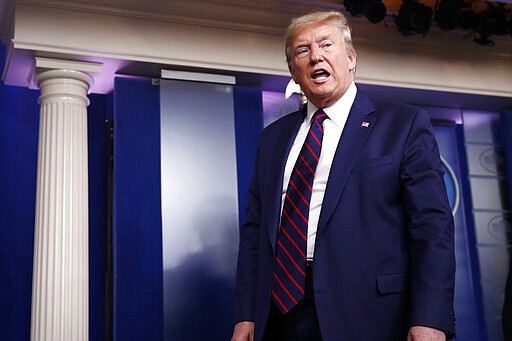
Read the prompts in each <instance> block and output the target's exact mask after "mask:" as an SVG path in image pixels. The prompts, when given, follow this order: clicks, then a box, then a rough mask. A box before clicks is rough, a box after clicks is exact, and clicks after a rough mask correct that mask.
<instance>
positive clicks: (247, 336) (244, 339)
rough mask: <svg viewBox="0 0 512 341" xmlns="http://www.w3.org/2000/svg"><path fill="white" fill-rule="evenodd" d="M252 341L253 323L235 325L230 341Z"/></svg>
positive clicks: (246, 322)
mask: <svg viewBox="0 0 512 341" xmlns="http://www.w3.org/2000/svg"><path fill="white" fill-rule="evenodd" d="M253 340H254V322H249V321H243V322H238V323H237V324H235V330H233V337H232V338H231V341H253Z"/></svg>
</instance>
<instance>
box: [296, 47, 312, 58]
mask: <svg viewBox="0 0 512 341" xmlns="http://www.w3.org/2000/svg"><path fill="white" fill-rule="evenodd" d="M308 52H309V49H298V50H297V51H295V55H296V56H297V57H299V58H300V57H304V56H307V54H308Z"/></svg>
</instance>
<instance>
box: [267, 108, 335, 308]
mask: <svg viewBox="0 0 512 341" xmlns="http://www.w3.org/2000/svg"><path fill="white" fill-rule="evenodd" d="M326 118H327V115H326V114H325V113H324V111H323V110H321V109H320V110H318V111H317V112H315V114H314V116H313V119H312V123H311V128H310V129H309V132H308V136H307V137H306V141H305V142H304V144H303V146H302V149H301V151H300V154H299V157H298V158H297V162H296V163H295V166H294V168H293V171H292V174H291V176H290V182H289V183H288V188H287V190H286V196H285V199H284V205H283V212H282V214H281V225H280V232H279V237H278V239H277V247H276V249H277V250H276V264H275V267H276V268H275V271H274V278H273V283H272V297H273V299H274V302H275V303H276V305H277V306H278V307H279V309H280V310H281V311H282V312H283V313H285V314H286V313H287V312H288V311H289V310H290V309H292V308H293V307H294V306H295V305H296V304H297V303H298V302H299V301H300V300H301V299H302V298H303V297H304V283H305V279H306V246H307V231H308V217H309V201H310V200H311V192H312V191H311V190H312V187H313V179H314V178H315V172H316V166H317V165H318V159H319V157H320V150H321V148H322V139H323V136H324V129H323V127H322V123H323V121H324V120H325V119H326Z"/></svg>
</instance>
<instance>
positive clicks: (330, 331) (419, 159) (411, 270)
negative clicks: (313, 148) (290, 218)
mask: <svg viewBox="0 0 512 341" xmlns="http://www.w3.org/2000/svg"><path fill="white" fill-rule="evenodd" d="M304 115H305V111H304V110H301V111H298V112H294V113H292V114H289V115H287V116H285V117H283V118H281V119H279V120H278V121H276V122H274V123H273V124H271V125H270V126H268V127H267V128H266V129H265V130H264V131H263V133H262V136H261V140H260V145H259V149H258V154H257V157H256V163H255V169H254V175H253V178H252V182H251V185H250V188H249V200H248V208H247V214H246V222H245V224H244V225H243V227H242V228H241V231H240V250H239V257H238V270H237V282H236V297H235V302H236V304H235V321H236V322H238V321H255V340H261V338H262V336H263V332H264V328H265V325H266V321H267V319H268V313H269V309H270V304H271V296H270V295H271V294H270V291H271V285H272V273H273V270H274V258H275V249H276V240H277V234H278V226H279V219H280V210H281V188H282V181H283V172H284V167H285V163H286V159H287V156H288V153H289V150H290V148H291V145H292V144H293V141H294V138H295V135H296V133H297V131H298V129H299V126H300V124H301V123H302V121H303V119H304ZM364 122H366V123H364ZM454 281H455V256H454V244H453V218H452V214H451V209H450V207H449V204H448V200H447V195H446V189H445V186H444V181H443V171H442V166H441V162H440V156H439V151H438V147H437V143H436V141H435V138H434V135H433V132H432V129H431V125H430V118H429V116H428V114H427V113H426V112H425V111H423V110H422V109H420V108H416V107H412V106H408V105H405V104H399V103H372V101H371V100H370V99H369V98H368V97H367V96H366V95H364V94H363V93H362V92H361V91H360V90H358V92H357V96H356V98H355V101H354V104H353V106H352V108H351V110H350V113H349V116H348V120H347V122H346V125H345V128H344V130H343V133H342V135H341V137H340V141H339V144H338V147H337V150H336V154H335V156H334V160H333V164H332V166H331V171H330V174H329V179H328V183H327V187H326V191H325V196H324V200H323V203H322V209H321V213H320V218H319V223H318V228H317V236H316V242H315V252H314V267H313V283H314V295H315V304H316V308H317V314H318V320H319V323H320V329H321V332H322V336H323V339H324V340H326V341H330V340H333V341H334V340H336V341H343V340H350V341H354V340H379V341H386V340H389V341H396V340H405V337H406V334H407V331H408V329H409V327H410V326H413V325H421V326H431V327H434V328H438V329H442V330H444V331H445V332H446V333H447V334H448V336H452V335H453V334H454V332H455V326H454V324H455V323H454V312H453V291H454Z"/></svg>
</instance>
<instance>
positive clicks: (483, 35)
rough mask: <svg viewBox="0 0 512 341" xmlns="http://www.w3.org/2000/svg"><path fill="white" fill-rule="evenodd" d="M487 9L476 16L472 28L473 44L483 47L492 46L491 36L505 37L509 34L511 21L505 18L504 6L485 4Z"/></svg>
mask: <svg viewBox="0 0 512 341" xmlns="http://www.w3.org/2000/svg"><path fill="white" fill-rule="evenodd" d="M487 6H488V7H487V9H485V10H484V11H482V12H480V13H478V14H477V15H476V20H475V25H474V27H473V29H474V31H475V36H474V37H473V40H474V42H475V43H477V44H480V45H485V46H494V41H492V40H491V39H489V37H490V36H491V35H493V34H494V35H507V34H509V33H511V29H510V27H511V19H510V18H509V17H508V16H507V11H506V8H505V6H504V4H492V3H490V2H487Z"/></svg>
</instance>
